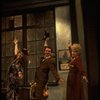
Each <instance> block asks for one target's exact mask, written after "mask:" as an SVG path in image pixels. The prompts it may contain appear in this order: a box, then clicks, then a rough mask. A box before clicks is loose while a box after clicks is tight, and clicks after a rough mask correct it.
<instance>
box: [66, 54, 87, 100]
mask: <svg viewBox="0 0 100 100" xmlns="http://www.w3.org/2000/svg"><path fill="white" fill-rule="evenodd" d="M70 65H71V66H72V67H70V71H69V74H68V79H67V98H66V100H85V98H84V92H83V86H82V77H83V75H85V73H84V71H83V65H82V60H81V58H80V56H78V57H76V58H75V59H73V60H72V61H71V62H70Z"/></svg>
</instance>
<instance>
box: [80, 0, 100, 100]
mask: <svg viewBox="0 0 100 100" xmlns="http://www.w3.org/2000/svg"><path fill="white" fill-rule="evenodd" d="M82 8H83V18H84V31H85V39H86V41H85V43H86V51H87V52H86V54H87V65H88V69H87V70H88V78H89V83H88V87H89V100H99V65H100V63H99V60H100V58H99V10H100V6H99V2H98V0H95V1H94V0H82Z"/></svg>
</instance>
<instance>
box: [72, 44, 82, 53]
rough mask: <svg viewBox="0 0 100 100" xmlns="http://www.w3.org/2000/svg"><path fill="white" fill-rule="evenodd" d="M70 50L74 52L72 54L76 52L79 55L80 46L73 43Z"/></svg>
mask: <svg viewBox="0 0 100 100" xmlns="http://www.w3.org/2000/svg"><path fill="white" fill-rule="evenodd" d="M71 49H72V51H74V52H77V53H79V54H80V53H81V46H80V44H78V43H74V44H73V45H72V46H71Z"/></svg>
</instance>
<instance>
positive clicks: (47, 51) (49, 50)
mask: <svg viewBox="0 0 100 100" xmlns="http://www.w3.org/2000/svg"><path fill="white" fill-rule="evenodd" d="M44 54H45V56H46V57H48V56H51V48H45V51H44Z"/></svg>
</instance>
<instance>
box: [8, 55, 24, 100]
mask: <svg viewBox="0 0 100 100" xmlns="http://www.w3.org/2000/svg"><path fill="white" fill-rule="evenodd" d="M22 57H23V56H22V55H21V57H20V58H16V59H15V60H14V61H13V62H12V64H11V65H10V68H9V70H8V86H7V98H8V100H21V99H20V96H19V94H18V87H19V85H21V83H22V80H21V79H20V78H19V77H18V73H19V72H21V73H23V66H22V65H23V64H22Z"/></svg>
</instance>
